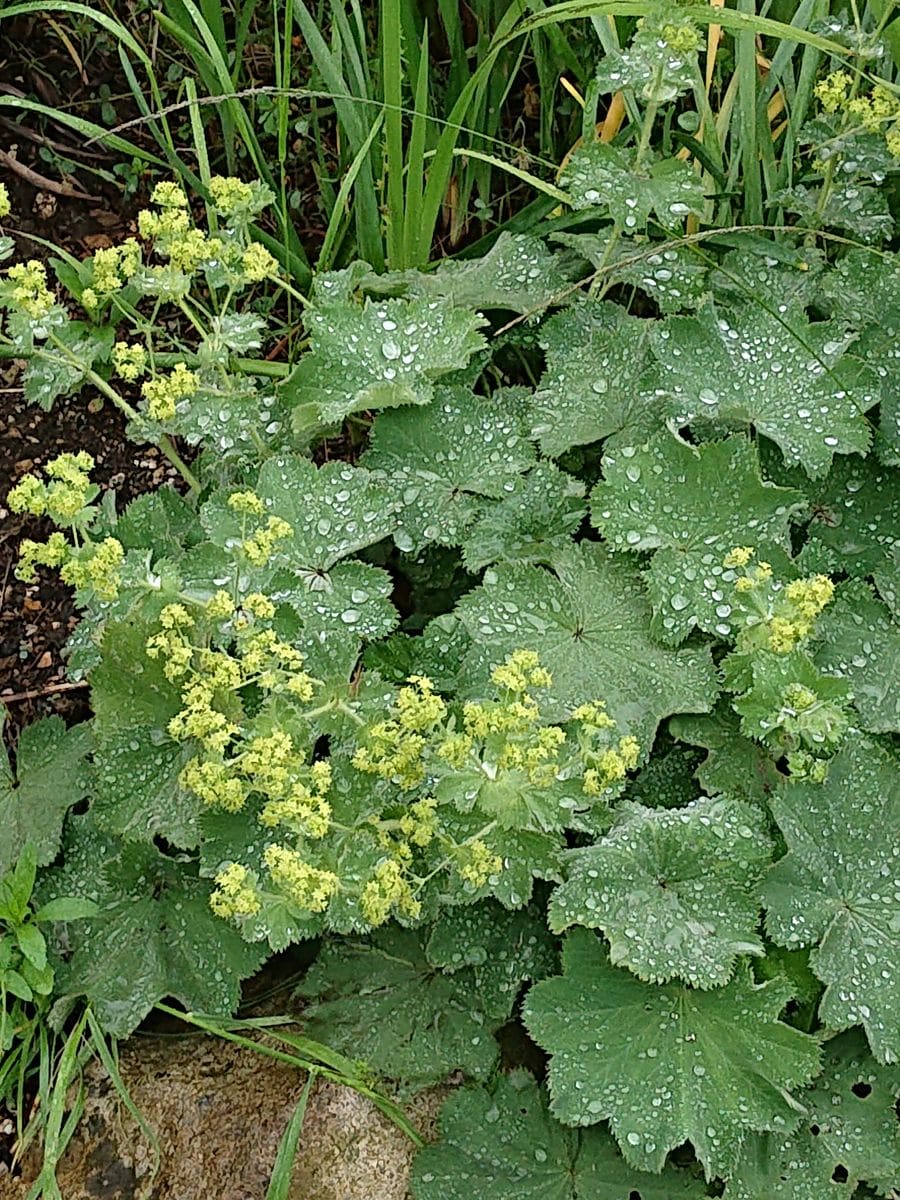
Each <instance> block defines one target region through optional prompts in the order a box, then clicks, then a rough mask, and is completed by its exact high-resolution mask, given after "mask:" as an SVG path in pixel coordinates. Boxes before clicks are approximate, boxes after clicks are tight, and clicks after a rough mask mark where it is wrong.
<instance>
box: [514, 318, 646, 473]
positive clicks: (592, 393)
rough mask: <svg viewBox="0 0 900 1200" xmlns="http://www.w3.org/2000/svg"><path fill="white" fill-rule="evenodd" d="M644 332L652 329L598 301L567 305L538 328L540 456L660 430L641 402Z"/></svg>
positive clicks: (535, 430) (536, 432) (535, 428)
mask: <svg viewBox="0 0 900 1200" xmlns="http://www.w3.org/2000/svg"><path fill="white" fill-rule="evenodd" d="M650 328H651V322H649V321H642V320H639V319H638V318H636V317H629V316H628V315H627V314H626V312H625V310H624V309H623V308H622V307H621V306H620V305H618V304H609V303H605V302H603V301H585V302H582V303H581V304H576V305H573V306H572V307H571V308H568V309H565V310H564V311H563V312H560V313H556V314H554V316H552V317H550V319H549V320H548V321H545V322H544V324H543V325H542V326H541V331H540V335H539V336H540V344H541V346H542V348H543V350H544V352H545V356H546V366H545V369H544V374H543V375H542V376H541V379H540V381H539V383H538V386H537V389H536V391H535V394H534V399H533V415H532V422H531V424H532V428H531V432H532V436H533V437H535V438H538V439H539V441H540V444H541V449H542V450H543V452H544V453H545V454H549V455H551V456H553V457H556V456H557V455H560V454H562V453H564V451H566V450H568V449H570V448H571V447H572V446H583V445H586V444H587V443H589V442H596V441H598V440H599V439H600V438H605V437H609V436H610V434H616V433H620V432H623V431H624V433H625V435H626V436H630V437H632V438H636V439H638V440H644V438H645V437H647V436H649V434H651V433H653V432H654V431H655V430H656V429H658V428H659V427H660V426H661V424H662V421H661V420H660V418H659V416H658V415H654V413H653V411H652V409H651V408H649V407H648V405H647V402H646V401H645V402H644V403H643V404H642V401H641V396H642V388H641V382H640V381H641V378H642V376H643V375H644V373H645V371H646V369H647V366H648V364H649V362H650V361H651V359H650V354H649V345H648V334H649V331H650ZM656 408H657V409H658V404H657V405H656Z"/></svg>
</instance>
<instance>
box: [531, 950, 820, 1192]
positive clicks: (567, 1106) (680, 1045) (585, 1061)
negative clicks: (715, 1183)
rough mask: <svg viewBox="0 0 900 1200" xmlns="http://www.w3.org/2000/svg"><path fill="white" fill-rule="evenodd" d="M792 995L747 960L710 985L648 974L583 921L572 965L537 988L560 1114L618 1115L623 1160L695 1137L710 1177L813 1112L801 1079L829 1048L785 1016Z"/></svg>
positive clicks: (649, 1157)
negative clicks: (615, 958) (745, 1142)
mask: <svg viewBox="0 0 900 1200" xmlns="http://www.w3.org/2000/svg"><path fill="white" fill-rule="evenodd" d="M787 998H788V991H787V989H786V988H785V986H784V985H783V983H782V982H781V981H772V982H769V983H767V984H764V985H762V986H758V985H756V984H754V983H753V982H752V979H751V976H750V972H749V969H748V968H747V967H745V966H744V967H741V968H740V969H739V970H738V972H737V973H736V975H735V978H734V979H733V980H732V981H731V983H729V984H727V985H726V986H725V987H723V988H718V989H716V990H715V991H710V992H702V991H693V990H691V989H690V988H686V987H682V986H677V985H675V984H666V985H663V986H653V985H651V984H646V983H641V981H640V980H638V979H636V978H635V977H634V976H633V975H631V974H630V973H629V972H628V971H624V970H620V969H618V968H616V967H613V966H612V965H611V964H610V962H609V960H608V958H607V956H606V953H605V951H604V949H603V945H602V943H601V942H600V940H599V939H598V938H597V936H596V935H595V934H593V933H591V932H590V931H588V930H586V929H577V930H574V931H573V932H572V933H570V934H569V935H568V937H567V938H566V941H565V943H564V947H563V974H562V975H561V976H559V977H557V978H555V979H547V980H544V981H542V982H541V983H537V984H535V985H534V987H532V989H531V991H530V992H529V994H528V998H527V1000H526V1003H525V1010H524V1019H525V1024H526V1025H527V1026H528V1030H529V1032H530V1033H531V1035H532V1037H533V1038H534V1039H535V1040H536V1041H537V1042H538V1044H539V1045H541V1046H543V1047H544V1049H545V1050H547V1051H548V1052H549V1053H550V1055H551V1056H552V1057H551V1060H550V1071H549V1083H550V1095H551V1097H552V1103H551V1111H552V1112H553V1114H554V1115H555V1116H556V1117H558V1119H559V1120H561V1121H563V1122H564V1123H566V1124H569V1125H592V1124H595V1123H596V1122H598V1121H602V1120H604V1119H608V1120H609V1122H610V1125H611V1128H612V1131H613V1133H614V1134H615V1137H616V1140H617V1141H618V1143H619V1146H620V1148H621V1150H622V1153H623V1154H624V1156H625V1159H626V1160H627V1161H628V1162H629V1163H631V1165H632V1166H635V1167H638V1168H640V1169H641V1170H647V1171H660V1170H662V1167H663V1164H664V1163H665V1160H666V1155H667V1154H668V1152H669V1151H670V1150H673V1149H674V1148H675V1147H676V1146H680V1145H681V1143H682V1142H684V1141H685V1140H689V1141H690V1142H691V1144H692V1145H693V1147H694V1152H695V1153H696V1155H697V1157H698V1159H699V1160H700V1162H701V1163H702V1164H703V1166H704V1168H705V1169H706V1173H707V1176H708V1177H712V1176H714V1175H718V1174H725V1173H727V1172H728V1171H729V1170H731V1169H732V1168H733V1167H734V1164H735V1160H736V1158H737V1157H738V1154H739V1147H740V1142H741V1139H742V1138H743V1136H744V1135H745V1134H746V1133H747V1132H748V1131H750V1130H754V1129H755V1130H757V1131H767V1130H775V1129H790V1128H792V1127H793V1126H794V1125H795V1124H796V1123H797V1121H798V1119H799V1117H800V1114H801V1113H802V1111H803V1110H802V1108H801V1107H800V1103H799V1101H798V1099H797V1098H796V1097H795V1096H794V1095H793V1094H792V1091H791V1089H796V1088H797V1087H798V1086H800V1085H802V1084H804V1083H806V1082H807V1081H808V1080H809V1079H810V1078H812V1076H813V1075H815V1074H817V1073H818V1069H819V1048H818V1043H817V1041H816V1040H815V1038H812V1037H809V1036H808V1035H806V1034H803V1033H800V1032H798V1031H797V1030H796V1029H791V1028H790V1027H789V1026H787V1025H784V1024H782V1023H781V1022H780V1021H779V1020H778V1019H777V1018H778V1014H779V1013H780V1011H781V1009H782V1008H783V1006H784V1004H785V1002H786V1000H787Z"/></svg>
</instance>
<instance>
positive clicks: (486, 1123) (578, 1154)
mask: <svg viewBox="0 0 900 1200" xmlns="http://www.w3.org/2000/svg"><path fill="white" fill-rule="evenodd" d="M438 1121H439V1127H440V1138H439V1140H438V1141H437V1142H436V1143H435V1144H433V1145H429V1146H426V1147H425V1148H424V1149H422V1150H420V1151H419V1153H418V1154H417V1156H416V1158H415V1160H414V1161H413V1168H412V1177H411V1180H410V1187H411V1190H412V1195H413V1198H414V1200H635V1198H636V1197H640V1200H701V1197H704V1196H706V1194H707V1192H706V1188H705V1187H704V1185H703V1183H702V1181H701V1180H699V1179H698V1178H697V1176H696V1175H695V1174H694V1173H693V1172H692V1171H690V1170H681V1169H678V1168H677V1167H672V1166H667V1167H666V1168H665V1170H664V1172H663V1174H662V1175H651V1174H649V1173H648V1172H645V1171H636V1170H635V1169H634V1168H633V1167H629V1166H628V1164H627V1163H626V1162H625V1161H624V1160H623V1159H622V1157H621V1155H620V1154H619V1153H618V1151H617V1150H616V1144H615V1142H614V1141H613V1139H612V1138H611V1137H610V1136H609V1134H608V1133H606V1131H605V1130H600V1129H587V1130H572V1129H566V1128H564V1127H563V1126H562V1125H560V1124H559V1122H558V1121H554V1120H553V1119H552V1117H551V1116H550V1114H549V1112H548V1111H547V1101H546V1098H545V1096H544V1092H543V1090H542V1089H540V1088H539V1087H538V1085H537V1084H536V1083H535V1081H534V1080H533V1079H532V1078H531V1076H530V1075H526V1074H525V1072H524V1071H516V1072H514V1073H513V1074H511V1075H499V1076H498V1077H497V1079H496V1081H495V1082H494V1083H493V1085H492V1086H491V1087H490V1088H486V1087H469V1088H463V1089H461V1090H459V1091H457V1092H454V1094H453V1095H451V1096H450V1098H449V1099H448V1100H446V1101H445V1102H444V1105H443V1107H442V1108H441V1112H440V1116H439V1118H438Z"/></svg>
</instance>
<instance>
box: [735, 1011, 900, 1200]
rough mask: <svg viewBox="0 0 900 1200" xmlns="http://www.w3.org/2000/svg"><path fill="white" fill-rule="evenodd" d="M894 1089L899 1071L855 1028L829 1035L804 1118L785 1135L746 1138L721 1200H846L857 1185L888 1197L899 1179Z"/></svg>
mask: <svg viewBox="0 0 900 1200" xmlns="http://www.w3.org/2000/svg"><path fill="white" fill-rule="evenodd" d="M898 1091H900V1072H898V1071H897V1068H896V1067H883V1066H879V1065H878V1063H876V1062H875V1060H874V1059H873V1058H872V1056H871V1055H870V1054H869V1050H868V1046H867V1045H866V1040H865V1038H864V1037H863V1036H862V1034H861V1033H860V1032H859V1030H855V1029H854V1030H849V1031H848V1032H847V1033H843V1034H841V1035H840V1036H839V1037H836V1038H834V1039H833V1040H832V1041H830V1042H828V1043H827V1045H826V1048H825V1066H824V1071H823V1072H822V1075H821V1076H820V1077H819V1078H818V1079H817V1080H816V1081H815V1082H814V1083H813V1085H812V1087H810V1088H808V1089H807V1091H805V1092H804V1093H803V1096H802V1100H803V1104H804V1107H805V1108H806V1109H807V1115H806V1116H805V1117H803V1119H802V1120H801V1121H800V1124H799V1125H798V1126H797V1128H796V1129H795V1130H793V1131H791V1132H790V1133H771V1134H764V1135H753V1136H751V1137H750V1138H748V1139H747V1141H746V1142H745V1143H744V1149H743V1153H742V1155H741V1161H740V1163H739V1164H738V1169H737V1171H736V1172H735V1174H734V1176H733V1177H732V1178H731V1179H730V1180H729V1182H728V1186H727V1188H726V1189H725V1200H769V1198H770V1197H771V1200H822V1198H823V1197H825V1196H827V1197H829V1198H831V1197H833V1198H834V1200H850V1197H851V1196H853V1195H854V1194H855V1193H856V1189H857V1187H858V1186H859V1184H860V1182H861V1181H862V1180H865V1181H866V1182H867V1183H870V1184H872V1185H873V1186H874V1187H875V1189H876V1190H877V1192H878V1194H879V1195H880V1196H889V1195H890V1194H891V1188H892V1187H893V1186H895V1185H896V1182H897V1179H898V1178H900V1126H898V1124H897V1115H896V1113H895V1111H894V1100H895V1097H896V1095H897V1092H898Z"/></svg>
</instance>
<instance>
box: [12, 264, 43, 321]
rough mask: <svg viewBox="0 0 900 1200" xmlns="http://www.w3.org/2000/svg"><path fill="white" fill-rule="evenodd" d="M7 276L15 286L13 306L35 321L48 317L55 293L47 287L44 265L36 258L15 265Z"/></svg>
mask: <svg viewBox="0 0 900 1200" xmlns="http://www.w3.org/2000/svg"><path fill="white" fill-rule="evenodd" d="M7 276H8V278H9V280H10V282H11V283H13V284H14V285H15V286H14V287H13V289H12V291H11V293H10V299H11V300H12V302H13V304H14V305H15V306H16V307H17V308H20V309H21V310H22V312H24V313H27V315H28V316H29V317H31V319H32V320H33V321H40V320H42V319H43V318H44V317H46V315H47V313H48V312H49V311H50V309H51V308H52V307H53V303H54V297H53V293H52V292H51V291H50V289H49V288H48V287H47V271H46V268H45V267H44V264H43V263H40V262H38V260H37V259H36V258H30V259H29V260H28V262H24V263H15V264H14V265H13V266H11V267H10V268H9V270H8V271H7Z"/></svg>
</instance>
